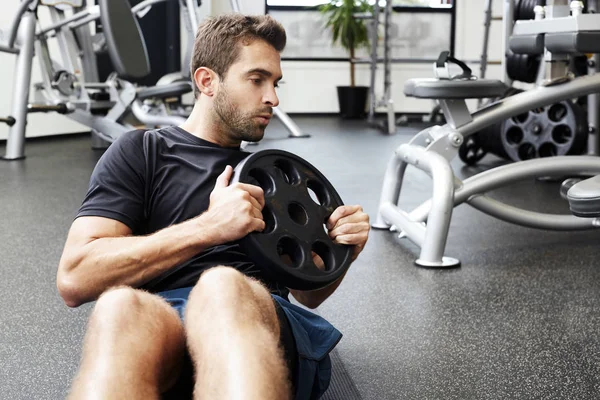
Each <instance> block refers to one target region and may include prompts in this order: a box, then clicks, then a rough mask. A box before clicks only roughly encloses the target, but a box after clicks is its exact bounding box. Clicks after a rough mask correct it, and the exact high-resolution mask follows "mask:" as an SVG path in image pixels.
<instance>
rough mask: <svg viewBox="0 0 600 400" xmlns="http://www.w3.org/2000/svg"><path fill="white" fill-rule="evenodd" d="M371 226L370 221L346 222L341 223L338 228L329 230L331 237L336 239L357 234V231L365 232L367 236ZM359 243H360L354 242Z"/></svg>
mask: <svg viewBox="0 0 600 400" xmlns="http://www.w3.org/2000/svg"><path fill="white" fill-rule="evenodd" d="M369 229H370V226H369V223H368V222H364V221H362V222H357V223H346V224H341V225H339V226H338V227H337V228H335V229H333V230H331V231H330V232H329V237H330V238H332V239H336V238H338V237H339V236H343V235H348V234H355V233H364V235H365V236H366V235H367V234H368V232H369ZM353 244H358V243H353Z"/></svg>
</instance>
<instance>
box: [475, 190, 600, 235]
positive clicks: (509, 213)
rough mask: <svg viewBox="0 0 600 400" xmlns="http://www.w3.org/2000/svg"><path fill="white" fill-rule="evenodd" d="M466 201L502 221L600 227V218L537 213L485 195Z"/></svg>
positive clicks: (537, 225) (564, 228) (545, 226)
mask: <svg viewBox="0 0 600 400" xmlns="http://www.w3.org/2000/svg"><path fill="white" fill-rule="evenodd" d="M468 203H469V205H471V206H472V207H474V208H476V209H477V210H479V211H481V212H483V213H486V214H488V215H491V216H493V217H496V218H498V219H500V220H502V221H506V222H510V223H513V224H516V225H521V226H525V227H528V228H536V229H546V230H553V231H578V230H585V229H600V220H599V219H597V218H579V217H576V216H574V215H558V214H545V213H538V212H534V211H528V210H523V209H520V208H517V207H514V206H511V205H508V204H504V203H501V202H499V201H497V200H494V199H491V198H489V197H487V196H476V197H474V198H471V199H470V200H469V201H468Z"/></svg>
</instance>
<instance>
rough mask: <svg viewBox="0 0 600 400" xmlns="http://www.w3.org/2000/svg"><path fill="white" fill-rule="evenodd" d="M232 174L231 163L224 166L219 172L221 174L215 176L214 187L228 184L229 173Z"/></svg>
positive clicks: (222, 186)
mask: <svg viewBox="0 0 600 400" xmlns="http://www.w3.org/2000/svg"><path fill="white" fill-rule="evenodd" d="M232 174H233V168H232V167H231V165H228V166H226V167H225V170H224V171H223V172H221V175H219V176H218V177H217V182H216V183H215V188H224V187H227V186H229V181H230V180H231V175H232Z"/></svg>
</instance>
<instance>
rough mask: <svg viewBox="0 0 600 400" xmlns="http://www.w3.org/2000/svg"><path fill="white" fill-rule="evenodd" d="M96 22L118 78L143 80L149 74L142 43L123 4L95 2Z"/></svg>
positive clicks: (135, 23) (122, 1)
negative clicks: (100, 29)
mask: <svg viewBox="0 0 600 400" xmlns="http://www.w3.org/2000/svg"><path fill="white" fill-rule="evenodd" d="M98 5H99V7H100V22H101V23H102V30H103V32H104V36H105V38H106V47H107V48H108V54H109V55H110V60H111V61H112V63H113V66H114V67H115V70H116V71H117V73H118V74H119V76H121V77H124V78H143V77H144V76H146V75H148V74H149V73H150V60H149V59H148V50H147V49H146V42H145V41H144V37H143V36H142V32H141V30H140V26H139V25H138V21H137V19H136V18H135V16H134V15H133V13H132V12H131V6H130V5H129V2H128V1H127V0H98Z"/></svg>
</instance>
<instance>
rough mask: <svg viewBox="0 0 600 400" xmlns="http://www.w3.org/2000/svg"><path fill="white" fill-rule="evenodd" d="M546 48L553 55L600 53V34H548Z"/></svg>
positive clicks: (592, 32) (583, 32)
mask: <svg viewBox="0 0 600 400" xmlns="http://www.w3.org/2000/svg"><path fill="white" fill-rule="evenodd" d="M546 48H547V49H548V51H551V52H553V53H566V54H572V53H600V32H596V31H589V32H586V31H580V32H561V33H547V34H546Z"/></svg>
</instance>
